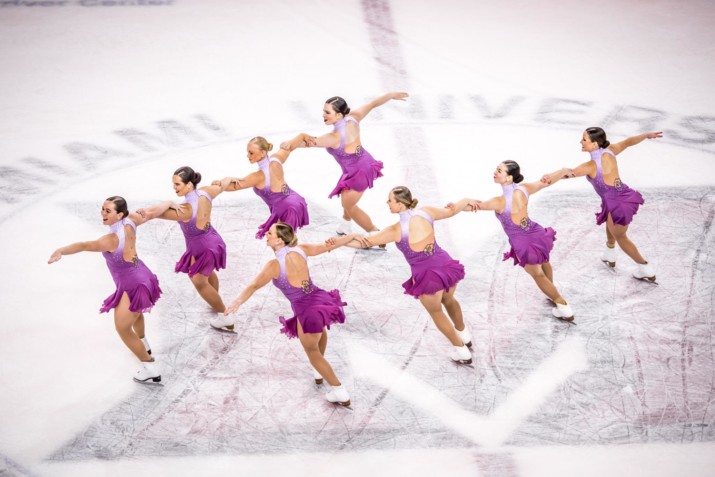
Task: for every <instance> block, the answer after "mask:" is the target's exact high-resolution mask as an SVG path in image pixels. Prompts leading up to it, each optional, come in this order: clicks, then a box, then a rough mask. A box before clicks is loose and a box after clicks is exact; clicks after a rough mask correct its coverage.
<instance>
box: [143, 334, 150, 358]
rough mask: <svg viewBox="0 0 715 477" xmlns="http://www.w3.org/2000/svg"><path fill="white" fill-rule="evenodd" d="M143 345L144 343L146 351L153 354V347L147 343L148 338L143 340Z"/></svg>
mask: <svg viewBox="0 0 715 477" xmlns="http://www.w3.org/2000/svg"><path fill="white" fill-rule="evenodd" d="M141 340H142V343H144V349H145V350H146V352H147V353H149V354H151V346H149V341H147V339H146V336H145V337H143V338H141Z"/></svg>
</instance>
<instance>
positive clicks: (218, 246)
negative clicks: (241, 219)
mask: <svg viewBox="0 0 715 477" xmlns="http://www.w3.org/2000/svg"><path fill="white" fill-rule="evenodd" d="M199 196H203V197H206V198H207V199H208V200H209V201H211V196H210V195H209V194H208V193H207V192H205V191H202V190H199V191H196V190H192V191H191V192H189V193H188V194H186V195H185V196H184V201H185V202H186V203H188V204H191V209H192V212H191V220H189V221H188V222H179V226H180V227H181V231H182V232H183V233H184V239H185V240H186V252H184V254H183V255H182V256H181V258H180V259H179V261H178V262H176V267H175V268H174V271H175V272H176V273H179V272H182V273H188V274H189V277H193V276H194V275H196V274H197V273H200V274H201V275H206V276H207V277H208V276H211V272H213V271H214V270H219V269H221V268H226V244H225V243H224V241H223V239H222V238H221V236H220V235H219V234H218V232H217V231H216V229H214V228H213V227H212V226H211V224H207V229H206V230H200V229H198V228H197V227H196V213H197V212H198V210H199ZM191 257H194V259H195V261H194V264H193V265H191Z"/></svg>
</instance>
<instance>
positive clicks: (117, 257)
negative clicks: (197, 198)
mask: <svg viewBox="0 0 715 477" xmlns="http://www.w3.org/2000/svg"><path fill="white" fill-rule="evenodd" d="M171 207H176V206H175V205H174V204H172V203H171V202H163V203H161V204H157V205H156V206H155V207H153V208H151V209H147V214H148V215H150V216H151V215H160V214H161V213H163V212H164V211H166V210H168V209H169V208H171ZM101 214H102V222H103V223H104V225H107V226H109V233H108V234H107V235H104V236H102V237H100V238H98V239H97V240H92V241H89V242H76V243H73V244H70V245H66V246H64V247H60V248H58V249H57V250H55V251H54V252H53V253H52V255H51V256H50V259H49V260H48V261H47V263H55V262H56V261H58V260H59V259H61V258H62V256H63V255H72V254H75V253H79V252H102V255H103V256H104V259H105V260H106V262H107V267H108V268H109V272H110V273H111V274H112V279H113V280H114V284H115V285H116V287H117V289H116V290H115V291H114V293H113V294H112V295H110V296H109V297H108V298H107V299H106V300H104V303H102V307H101V308H100V309H99V311H100V313H106V312H108V311H109V310H111V309H112V308H114V326H115V328H116V330H117V334H119V337H120V338H121V339H122V341H123V342H124V344H125V345H126V347H127V348H129V350H130V351H131V352H132V353H134V355H135V356H136V357H137V358H139V361H141V367H140V368H139V370H137V372H136V373H135V375H134V380H135V381H137V382H141V383H144V382H147V381H149V380H151V381H153V382H155V383H156V382H159V381H161V374H160V373H159V371H158V370H157V368H156V365H155V362H154V358H153V357H152V356H151V348H150V346H149V342H148V341H147V339H146V335H145V328H144V313H148V312H149V311H151V308H152V307H153V306H154V305H155V304H156V302H157V300H158V299H159V296H161V289H160V288H159V281H158V280H157V278H156V275H154V274H153V273H152V272H151V270H149V268H147V266H146V265H145V264H144V262H142V261H141V260H139V257H138V256H137V248H136V240H137V237H136V228H137V227H138V226H139V225H141V224H143V223H144V222H146V220H147V219H146V218H145V217H142V216H141V215H140V214H137V213H131V214H130V213H129V210H128V208H127V202H126V200H124V198H122V197H119V196H112V197H109V198H108V199H107V200H105V201H104V203H103V204H102V210H101Z"/></svg>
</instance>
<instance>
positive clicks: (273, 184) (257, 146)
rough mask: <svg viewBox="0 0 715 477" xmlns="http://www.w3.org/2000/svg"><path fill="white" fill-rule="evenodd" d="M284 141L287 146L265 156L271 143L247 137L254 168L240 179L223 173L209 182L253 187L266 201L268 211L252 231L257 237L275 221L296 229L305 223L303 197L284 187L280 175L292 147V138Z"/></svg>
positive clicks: (229, 187)
mask: <svg viewBox="0 0 715 477" xmlns="http://www.w3.org/2000/svg"><path fill="white" fill-rule="evenodd" d="M285 144H287V145H288V146H289V147H290V149H288V148H286V149H280V150H279V151H278V152H276V153H275V154H271V155H270V156H269V155H268V153H269V152H270V151H271V150H273V144H271V143H269V142H268V141H267V140H266V139H265V138H264V137H261V136H256V137H254V138H253V139H251V140H250V141H248V145H247V146H246V151H247V152H248V161H249V162H250V163H251V164H258V170H257V171H256V172H254V173H252V174H250V175H248V176H246V177H244V178H243V179H239V178H236V177H225V178H223V179H222V180H220V181H214V182H213V185H218V186H221V189H222V190H224V191H227V192H232V191H237V190H241V189H247V188H249V187H253V191H254V192H255V193H256V195H257V196H258V197H260V198H261V199H263V201H264V202H265V203H266V205H268V209H269V210H270V213H271V215H270V217H268V220H266V221H265V222H264V223H263V225H261V226H259V227H258V232H257V233H256V238H258V239H261V238H263V236H264V235H265V234H266V232H267V231H268V229H269V228H270V227H271V225H273V224H275V223H276V222H283V223H286V224H288V225H290V226H291V227H293V230H298V229H300V228H301V227H303V226H305V225H308V223H309V219H308V205H307V204H306V203H305V199H304V198H303V197H301V196H300V195H299V194H298V193H297V192H295V191H294V190H292V189H291V188H290V187H288V184H287V183H286V181H285V177H284V175H283V164H284V163H285V161H286V159H288V155H289V154H290V151H291V150H293V149H295V147H296V146H295V145H294V144H293V141H289V142H287V143H285Z"/></svg>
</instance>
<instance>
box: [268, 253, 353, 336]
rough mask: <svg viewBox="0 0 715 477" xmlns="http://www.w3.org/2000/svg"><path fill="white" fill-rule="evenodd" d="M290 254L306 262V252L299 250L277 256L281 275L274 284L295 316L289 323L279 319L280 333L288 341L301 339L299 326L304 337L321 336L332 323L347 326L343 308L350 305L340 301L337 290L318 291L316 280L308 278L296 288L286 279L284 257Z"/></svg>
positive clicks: (286, 320)
mask: <svg viewBox="0 0 715 477" xmlns="http://www.w3.org/2000/svg"><path fill="white" fill-rule="evenodd" d="M290 252H296V253H299V254H300V255H301V256H302V257H303V258H304V259H306V261H307V257H306V255H305V252H304V251H303V250H302V249H301V248H300V247H287V246H286V247H283V248H281V249H279V250H278V251H277V252H276V259H277V260H278V263H279V264H280V267H281V272H280V275H278V278H275V279H274V280H273V284H274V285H275V286H276V287H277V288H278V289H279V290H280V291H281V292H283V295H285V297H286V298H287V299H288V301H289V302H290V306H291V308H292V309H293V313H294V316H293V317H292V318H288V319H286V318H285V317H283V316H281V317H279V320H280V322H281V323H282V324H283V328H282V329H281V333H283V334H285V335H286V336H288V338H297V337H298V323H297V320H300V326H301V328H303V332H304V333H322V332H323V327H325V328H328V329H330V325H331V324H333V323H344V322H345V312H343V307H344V306H346V305H347V303H345V302H343V300H342V298H340V292H339V291H338V290H332V291H329V292H327V291H325V290H323V289H321V288H318V287H316V286H315V285H314V284H313V280H311V279H310V277H308V279H307V280H305V281H304V282H303V285H302V286H301V287H294V286H293V285H291V284H290V282H289V281H288V278H287V277H286V265H285V257H286V255H288V254H289V253H290Z"/></svg>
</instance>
